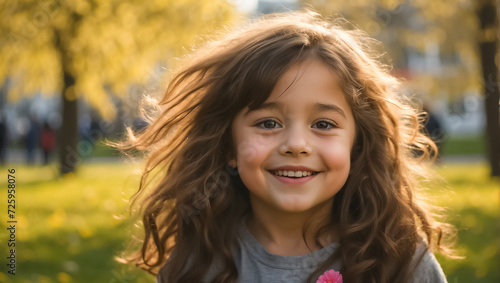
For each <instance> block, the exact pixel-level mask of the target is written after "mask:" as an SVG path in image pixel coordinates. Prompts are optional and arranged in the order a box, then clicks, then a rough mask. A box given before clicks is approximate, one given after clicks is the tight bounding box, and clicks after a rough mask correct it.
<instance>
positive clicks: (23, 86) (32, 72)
mask: <svg viewBox="0 0 500 283" xmlns="http://www.w3.org/2000/svg"><path fill="white" fill-rule="evenodd" d="M2 5H3V6H4V7H2V8H4V9H3V10H0V34H2V35H4V36H2V40H0V54H2V62H0V82H1V81H3V80H4V78H6V77H10V78H11V79H13V80H14V81H15V84H14V85H13V89H12V90H10V92H9V99H10V100H11V101H15V100H17V99H19V98H20V97H22V96H25V95H32V94H34V93H38V92H40V91H42V92H44V93H48V94H53V93H61V92H62V90H61V87H62V77H63V75H62V74H63V70H67V71H68V72H69V73H71V75H73V76H74V77H75V79H76V85H75V89H74V91H70V92H69V96H70V97H71V98H77V97H83V98H85V99H86V100H87V101H88V102H89V103H90V104H91V105H93V106H95V107H96V108H97V109H98V110H99V112H100V113H101V114H102V115H103V116H104V118H107V119H113V118H114V116H115V115H116V113H115V112H116V111H115V109H114V105H113V104H112V103H111V100H110V98H109V94H108V90H112V91H113V95H117V96H121V97H124V96H126V95H128V93H127V91H128V87H129V86H130V85H133V84H137V83H144V82H145V81H146V80H147V76H146V71H147V70H150V69H153V68H154V67H155V65H156V64H158V63H159V62H167V63H168V62H170V61H171V60H172V59H173V57H175V56H179V55H180V54H181V53H182V52H183V50H184V49H183V48H188V47H189V46H190V45H192V44H193V43H195V41H196V40H197V37H198V36H199V35H204V34H207V33H210V32H213V31H215V30H216V29H218V28H220V27H222V26H223V25H225V24H230V23H231V22H232V21H233V20H234V17H233V15H234V9H233V7H232V6H231V5H230V4H229V3H228V2H227V1H224V0H205V1H198V0H176V1H132V0H128V1H122V0H107V1H97V0H67V1H56V0H47V1H38V0H20V1H11V2H10V1H9V4H2ZM105 87H106V89H105ZM108 88H109V89H108Z"/></svg>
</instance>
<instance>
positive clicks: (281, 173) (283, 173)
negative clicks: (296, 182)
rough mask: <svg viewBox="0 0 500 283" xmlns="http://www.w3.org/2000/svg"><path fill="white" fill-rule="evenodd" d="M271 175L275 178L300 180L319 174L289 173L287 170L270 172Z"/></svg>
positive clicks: (305, 172) (306, 172)
mask: <svg viewBox="0 0 500 283" xmlns="http://www.w3.org/2000/svg"><path fill="white" fill-rule="evenodd" d="M269 172H270V173H271V174H273V175H275V176H282V177H288V178H302V177H308V176H313V175H316V174H318V173H319V172H313V171H289V170H270V171H269Z"/></svg>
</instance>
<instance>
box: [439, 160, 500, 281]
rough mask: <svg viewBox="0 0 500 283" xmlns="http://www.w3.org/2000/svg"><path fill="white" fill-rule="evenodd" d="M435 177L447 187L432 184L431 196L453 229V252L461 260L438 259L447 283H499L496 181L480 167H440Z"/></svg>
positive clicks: (496, 179) (484, 166)
mask: <svg viewBox="0 0 500 283" xmlns="http://www.w3.org/2000/svg"><path fill="white" fill-rule="evenodd" d="M438 173H439V174H440V175H441V176H442V177H443V178H444V179H445V180H447V181H448V184H442V183H439V182H437V183H434V185H433V186H431V190H430V192H431V195H432V196H433V197H434V199H435V200H436V202H435V203H436V204H437V205H440V206H442V207H447V208H448V210H447V212H446V214H447V215H448V220H449V222H450V223H452V224H453V225H455V227H456V228H457V232H458V234H457V245H456V247H457V248H456V250H457V252H458V253H459V254H460V255H462V256H465V259H464V260H450V259H445V258H443V257H442V256H438V259H439V260H440V262H441V264H442V266H443V269H444V271H445V273H446V274H447V277H448V281H449V282H450V283H454V282H457V283H460V282H500V274H499V235H500V227H499V180H498V178H490V177H489V169H488V167H486V165H483V164H469V165H467V164H463V165H443V167H442V168H440V169H439V170H438Z"/></svg>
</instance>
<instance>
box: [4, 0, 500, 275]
mask: <svg viewBox="0 0 500 283" xmlns="http://www.w3.org/2000/svg"><path fill="white" fill-rule="evenodd" d="M302 7H309V8H312V9H314V10H316V11H318V12H319V13H321V14H323V15H324V16H325V17H329V18H335V17H338V16H342V17H345V18H346V19H348V20H350V21H352V22H354V23H355V24H356V25H357V26H358V27H359V28H361V29H362V30H364V31H366V32H367V33H369V34H370V35H371V36H372V37H374V38H376V39H378V40H379V41H380V42H381V43H382V45H381V50H380V51H382V52H386V54H385V55H384V56H383V57H382V60H383V61H384V62H386V63H388V64H391V65H392V66H393V71H392V72H393V75H394V76H396V77H399V78H401V79H402V80H404V82H405V93H404V94H403V95H414V96H415V98H414V99H415V101H416V102H417V103H418V104H419V105H421V107H422V108H423V109H425V110H426V111H427V112H429V117H428V119H427V122H426V131H427V133H428V134H429V135H430V136H431V137H432V138H433V139H434V140H435V141H436V142H437V143H438V145H439V147H440V156H439V159H438V162H437V165H436V171H437V173H438V176H437V177H436V178H435V179H433V180H431V182H429V184H428V186H429V190H428V194H429V197H430V198H431V199H432V200H433V201H434V204H436V205H438V206H442V207H446V208H447V210H446V211H445V213H446V214H447V215H448V217H447V218H446V219H445V220H446V221H449V222H451V223H452V224H454V225H455V226H456V227H457V245H456V247H457V251H458V253H459V254H461V255H463V256H465V259H464V260H449V259H445V258H443V257H441V256H438V260H439V261H440V262H441V264H442V266H443V269H444V271H445V273H446V274H447V277H448V281H449V282H452V283H460V282H499V281H500V275H499V269H500V264H499V236H500V233H499V231H500V229H499V179H498V176H499V175H500V126H499V114H498V112H499V88H498V87H499V83H498V82H499V78H498V72H497V69H498V33H499V31H498V30H499V29H498V26H499V24H498V23H499V22H498V16H497V15H498V13H497V11H498V7H497V1H495V0H456V1H449V0H350V1H340V0H303V1H300V0H288V1H283V0H282V1H278V0H276V1H272V0H267V1H262V0H237V1H236V0H227V1H226V0H177V1H166V0H165V1H162V0H158V1H136V0H123V1H122V0H108V1H97V0H19V1H7V0H2V1H0V15H1V16H0V58H1V60H0V169H1V170H0V171H1V172H4V173H3V174H4V175H3V176H2V177H1V180H0V184H1V190H2V197H1V199H2V200H3V201H2V202H1V203H0V208H1V209H0V212H1V213H0V220H1V226H2V227H4V226H5V225H7V221H8V220H9V219H8V214H7V195H8V193H7V185H8V177H7V175H8V172H7V170H8V169H15V170H16V172H15V173H14V174H11V175H14V176H15V179H16V192H15V200H16V208H15V220H16V221H17V224H16V225H17V226H16V227H17V230H16V260H17V262H16V272H15V273H16V275H11V274H9V273H8V270H9V268H8V265H7V263H8V262H7V260H6V257H5V256H3V255H7V256H8V255H9V249H10V248H9V247H8V246H7V240H8V239H9V236H10V235H9V234H8V231H7V230H6V229H5V228H2V232H0V240H1V243H2V244H1V246H0V251H1V254H2V260H1V262H2V264H1V266H3V268H2V269H0V282H155V279H154V277H152V276H150V275H148V274H146V273H145V272H142V271H139V270H136V269H135V268H133V267H127V266H124V265H121V264H119V263H117V262H116V261H115V260H114V257H116V256H119V255H120V252H121V251H123V250H124V249H125V247H126V245H127V243H128V241H129V240H130V239H131V235H132V234H134V233H136V234H137V233H138V235H140V232H141V231H140V230H141V229H140V227H139V228H137V227H136V226H134V225H133V224H137V223H138V222H137V219H134V218H133V217H129V214H128V213H129V212H128V200H129V198H130V197H131V196H132V195H133V193H134V192H135V191H136V190H137V188H138V182H139V175H138V173H137V169H140V168H141V166H142V164H141V160H140V159H138V160H137V161H136V162H135V163H134V162H132V161H124V159H123V158H122V157H121V156H120V155H119V153H118V152H117V151H116V150H115V149H113V148H111V147H109V146H106V145H105V144H104V143H103V142H104V141H105V140H108V141H117V140H120V139H123V137H124V131H125V129H126V127H131V128H133V129H135V130H140V129H142V128H144V127H147V123H146V122H145V121H144V120H142V119H141V118H140V117H139V115H138V114H139V113H138V109H139V104H140V101H141V99H142V98H143V97H144V95H150V94H151V95H154V94H161V93H162V91H163V89H164V87H165V76H164V75H165V73H166V72H167V71H168V70H169V69H170V68H172V67H173V66H175V65H176V64H178V63H179V60H178V59H176V58H179V56H182V55H183V54H185V53H186V52H189V50H190V48H191V47H192V46H197V45H200V44H202V43H203V42H204V40H207V39H209V38H210V37H211V36H212V35H214V34H215V33H217V32H221V31H224V30H227V29H228V28H230V27H231V26H235V25H238V24H240V23H241V22H242V21H244V20H245V19H246V18H253V17H258V16H259V15H262V14H267V13H273V12H282V11H288V10H296V9H300V8H302ZM4 196H5V198H4ZM6 231H7V232H6Z"/></svg>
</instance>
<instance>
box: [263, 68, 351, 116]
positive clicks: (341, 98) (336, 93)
mask: <svg viewBox="0 0 500 283" xmlns="http://www.w3.org/2000/svg"><path fill="white" fill-rule="evenodd" d="M299 94H300V95H299ZM289 96H297V97H298V96H300V97H302V98H303V99H309V100H336V101H338V102H341V103H342V104H344V106H348V104H347V101H346V99H345V95H344V92H343V91H342V87H341V83H340V79H339V77H338V76H337V75H336V74H335V72H334V71H333V70H332V69H331V68H330V67H329V66H327V65H326V64H325V63H323V62H321V61H320V60H318V59H314V60H307V61H305V62H302V63H299V64H296V65H293V66H292V67H291V68H290V69H288V70H287V71H286V72H285V73H284V74H283V76H282V77H281V78H280V79H279V80H278V82H277V83H276V85H275V87H274V89H273V91H272V92H271V95H270V96H269V98H268V99H267V101H279V100H282V99H286V98H287V97H289Z"/></svg>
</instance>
